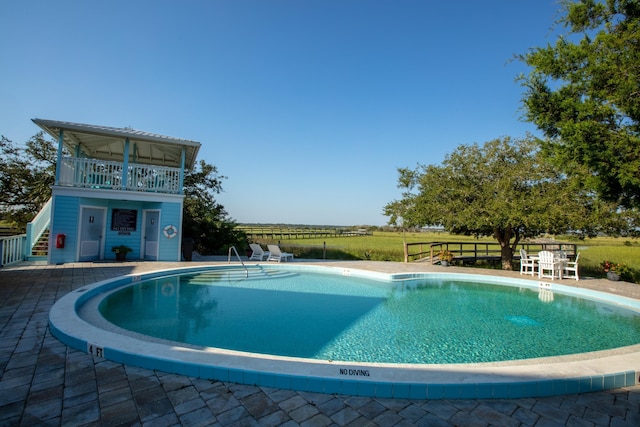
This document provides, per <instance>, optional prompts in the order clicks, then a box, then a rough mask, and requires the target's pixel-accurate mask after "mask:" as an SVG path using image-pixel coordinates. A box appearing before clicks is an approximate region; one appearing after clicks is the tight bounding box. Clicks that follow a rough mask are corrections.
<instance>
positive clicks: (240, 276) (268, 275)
mask: <svg viewBox="0 0 640 427" xmlns="http://www.w3.org/2000/svg"><path fill="white" fill-rule="evenodd" d="M248 271H249V277H247V270H245V269H244V268H225V269H220V270H215V271H207V272H203V273H199V274H198V275H197V276H189V282H190V283H195V284H201V285H202V284H209V283H215V282H228V281H234V282H235V281H241V280H264V279H276V278H283V277H292V276H296V273H293V272H290V271H278V270H270V269H268V270H265V269H262V268H249V269H248Z"/></svg>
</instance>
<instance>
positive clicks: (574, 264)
mask: <svg viewBox="0 0 640 427" xmlns="http://www.w3.org/2000/svg"><path fill="white" fill-rule="evenodd" d="M579 259H580V252H578V255H576V260H575V261H565V262H564V263H563V265H562V277H566V278H567V279H570V278H575V279H576V280H580V278H579V277H578V260H579ZM571 273H573V274H571Z"/></svg>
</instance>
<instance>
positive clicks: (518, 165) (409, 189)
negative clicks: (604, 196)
mask: <svg viewBox="0 0 640 427" xmlns="http://www.w3.org/2000/svg"><path fill="white" fill-rule="evenodd" d="M539 144H540V142H539V141H538V140H537V139H536V138H534V137H532V136H527V137H526V138H522V139H511V138H509V137H505V138H501V139H496V140H493V141H489V142H487V143H485V144H484V145H478V144H473V145H461V146H459V147H458V148H457V149H456V150H455V151H454V152H453V153H451V154H449V155H447V156H446V157H445V159H444V161H443V162H442V165H439V166H438V165H428V166H424V165H418V166H417V168H416V169H413V170H412V169H408V168H401V169H399V170H398V171H399V179H398V186H399V187H400V188H402V189H403V194H402V199H400V200H396V201H394V202H391V203H389V204H387V205H386V206H385V208H384V213H385V215H387V216H389V217H390V223H391V224H399V223H400V224H402V225H403V226H406V227H415V226H436V225H440V226H443V227H444V228H445V230H446V231H448V232H450V233H454V234H465V235H473V236H476V237H482V236H492V237H493V238H495V239H496V240H497V241H498V243H500V245H501V255H502V267H503V269H509V270H510V269H511V268H512V265H511V262H512V258H513V253H514V251H515V250H516V247H517V244H518V243H519V242H520V241H521V240H522V239H523V238H527V237H535V236H538V235H540V234H542V233H550V234H556V233H563V232H567V231H574V232H579V233H583V234H593V233H594V232H595V231H596V224H602V223H603V221H604V218H612V215H613V212H614V211H615V205H606V204H604V203H601V202H598V201H597V200H594V198H593V197H591V195H590V193H589V190H588V189H587V188H585V187H584V185H583V184H582V183H583V181H582V180H581V179H578V178H569V177H567V176H566V175H564V174H563V173H561V172H560V171H559V170H558V168H556V167H555V166H554V165H553V164H552V163H550V162H548V161H546V160H545V158H544V156H543V153H542V152H541V150H539V148H538V147H539ZM598 215H600V216H602V218H600V219H598V220H597V221H595V220H594V219H595V218H596V216H598ZM610 226H614V224H613V223H611V224H610Z"/></svg>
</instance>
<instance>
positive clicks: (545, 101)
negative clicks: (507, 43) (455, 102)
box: [519, 0, 640, 208]
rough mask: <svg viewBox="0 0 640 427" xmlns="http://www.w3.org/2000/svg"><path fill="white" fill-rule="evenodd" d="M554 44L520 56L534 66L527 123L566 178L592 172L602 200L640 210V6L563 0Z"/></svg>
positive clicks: (630, 0)
mask: <svg viewBox="0 0 640 427" xmlns="http://www.w3.org/2000/svg"><path fill="white" fill-rule="evenodd" d="M563 12H564V15H563V16H562V17H561V18H560V20H559V24H561V25H562V26H563V28H564V29H565V33H564V34H563V35H561V36H560V37H559V38H558V39H557V41H556V42H555V44H554V45H551V44H549V45H547V46H546V47H538V48H535V49H531V50H530V51H529V52H528V53H526V54H523V55H520V56H519V59H520V60H521V61H522V62H524V63H525V64H526V65H528V66H529V67H531V71H530V72H529V74H528V75H522V76H520V78H519V80H520V82H521V84H522V85H523V87H525V88H526V92H525V94H524V98H523V103H524V110H525V119H526V120H528V121H530V122H532V123H534V124H535V125H536V126H537V127H538V128H539V129H540V130H541V131H542V132H544V135H545V136H546V137H547V138H548V139H549V140H548V141H547V144H546V145H545V147H546V148H548V149H549V152H550V153H552V154H553V158H554V159H555V161H556V162H557V164H558V165H562V166H563V169H564V171H565V172H566V173H567V174H574V173H575V171H577V173H580V174H582V173H584V172H585V168H586V172H587V174H586V175H585V178H586V179H587V184H588V185H590V186H591V188H593V190H594V191H595V192H596V193H597V194H598V195H599V197H600V198H602V199H603V200H608V201H612V202H615V203H617V204H619V205H620V206H621V207H625V208H638V207H640V2H639V1H638V0H606V1H597V0H581V1H565V2H564V3H563Z"/></svg>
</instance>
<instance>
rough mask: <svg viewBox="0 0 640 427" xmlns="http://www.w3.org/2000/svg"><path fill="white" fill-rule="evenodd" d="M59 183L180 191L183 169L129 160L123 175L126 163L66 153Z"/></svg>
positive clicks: (166, 191) (121, 188) (174, 192)
mask: <svg viewBox="0 0 640 427" xmlns="http://www.w3.org/2000/svg"><path fill="white" fill-rule="evenodd" d="M60 167H61V169H60V181H59V185H64V186H70V187H83V188H106V189H112V190H126V191H149V192H157V193H171V194H179V193H180V192H181V188H180V169H179V168H170V167H165V166H153V165H141V164H130V165H129V166H128V167H127V170H126V177H127V179H126V184H125V180H124V179H123V177H124V163H121V162H110V161H103V160H95V159H81V158H72V157H66V158H64V159H62V164H61V165H60Z"/></svg>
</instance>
